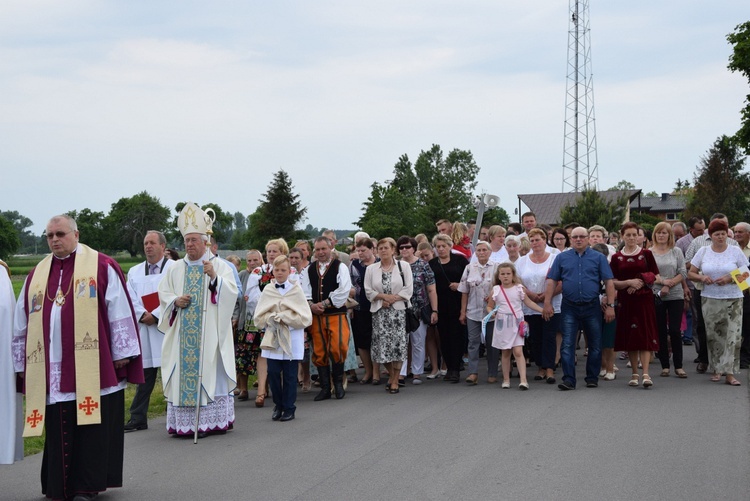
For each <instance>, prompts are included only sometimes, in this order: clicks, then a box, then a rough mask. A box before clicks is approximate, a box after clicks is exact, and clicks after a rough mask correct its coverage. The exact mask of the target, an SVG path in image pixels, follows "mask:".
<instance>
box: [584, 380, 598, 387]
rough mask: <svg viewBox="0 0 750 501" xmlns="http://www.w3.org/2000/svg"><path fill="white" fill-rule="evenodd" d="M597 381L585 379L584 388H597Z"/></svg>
mask: <svg viewBox="0 0 750 501" xmlns="http://www.w3.org/2000/svg"><path fill="white" fill-rule="evenodd" d="M598 387H599V383H597V382H596V381H586V388H598Z"/></svg>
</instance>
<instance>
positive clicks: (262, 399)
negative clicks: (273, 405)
mask: <svg viewBox="0 0 750 501" xmlns="http://www.w3.org/2000/svg"><path fill="white" fill-rule="evenodd" d="M265 404H266V394H265V393H258V396H257V397H255V407H263V406H264V405H265Z"/></svg>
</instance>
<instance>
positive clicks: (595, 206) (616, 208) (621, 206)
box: [560, 189, 627, 230]
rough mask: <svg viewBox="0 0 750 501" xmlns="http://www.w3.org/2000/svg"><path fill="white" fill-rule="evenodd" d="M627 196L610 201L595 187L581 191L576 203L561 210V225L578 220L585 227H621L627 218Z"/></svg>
mask: <svg viewBox="0 0 750 501" xmlns="http://www.w3.org/2000/svg"><path fill="white" fill-rule="evenodd" d="M626 204H627V198H626V197H621V198H620V199H619V200H617V201H615V202H608V201H607V200H605V199H604V198H602V197H601V195H599V193H598V192H597V191H596V190H595V189H585V190H583V191H581V192H580V194H579V196H578V198H577V199H576V204H575V205H568V206H567V207H564V208H563V209H562V210H561V211H560V225H561V226H564V225H566V224H568V223H573V222H576V223H578V224H580V225H582V226H585V227H587V228H588V227H591V226H593V225H595V224H598V225H601V226H604V227H605V228H607V229H608V230H609V229H612V228H619V227H620V226H621V225H622V223H623V221H624V219H625V207H626Z"/></svg>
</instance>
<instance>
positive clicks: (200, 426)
mask: <svg viewBox="0 0 750 501" xmlns="http://www.w3.org/2000/svg"><path fill="white" fill-rule="evenodd" d="M209 212H213V211H211V210H210V209H209ZM177 224H178V226H179V230H180V232H181V233H182V236H183V239H184V242H185V251H186V255H185V258H184V259H181V260H179V261H177V262H175V264H174V265H172V266H171V267H170V268H169V269H168V270H167V271H166V272H165V275H164V278H163V279H162V281H161V283H160V284H159V289H158V290H159V301H160V303H161V312H160V313H161V316H160V317H159V330H160V331H162V332H163V333H164V344H163V346H162V354H161V374H162V381H163V383H164V394H165V396H166V398H167V431H168V432H169V433H171V434H176V435H187V436H192V435H193V434H194V433H195V431H196V425H197V431H198V437H199V438H202V437H205V436H206V435H207V434H208V433H217V434H223V433H226V431H227V430H228V429H230V428H231V426H232V424H233V423H234V399H233V397H232V396H231V395H230V392H231V391H232V390H233V389H234V387H235V386H236V380H237V376H236V373H235V364H234V341H233V339H232V312H233V311H234V304H235V302H236V301H237V284H236V283H235V281H234V275H233V274H232V270H231V269H230V266H229V264H227V263H226V262H225V261H222V260H221V259H217V258H216V256H213V255H212V254H211V253H210V252H209V250H208V246H207V242H208V234H209V233H210V232H211V226H212V224H213V219H212V218H211V217H209V215H208V214H206V213H205V212H204V211H203V210H201V208H200V207H198V206H197V205H195V204H194V203H192V202H190V203H188V204H187V205H185V207H184V208H183V209H182V212H181V213H180V216H179V218H178V219H177ZM199 382H201V384H200V387H199ZM198 398H200V400H199V401H198V400H197V399H198ZM198 402H200V404H199V405H200V411H199V412H198V415H197V416H196V403H198ZM196 421H198V422H197V423H196Z"/></svg>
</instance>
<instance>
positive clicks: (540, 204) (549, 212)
mask: <svg viewBox="0 0 750 501" xmlns="http://www.w3.org/2000/svg"><path fill="white" fill-rule="evenodd" d="M598 193H599V196H600V197H602V198H603V199H604V200H605V201H607V202H609V203H614V202H617V201H618V200H620V199H621V198H623V196H624V197H625V198H626V199H627V206H626V207H625V221H629V220H630V210H631V209H632V208H635V205H634V200H637V199H638V197H639V196H640V194H641V190H613V191H600V192H598ZM580 195H581V194H580V193H534V194H528V195H518V214H519V218H520V214H523V212H524V211H522V210H521V202H523V204H524V205H526V207H528V208H529V210H530V211H531V212H533V213H534V214H535V215H536V222H537V224H548V225H550V226H559V225H560V211H561V210H562V209H563V208H565V207H567V206H568V205H570V206H573V207H575V205H576V200H577V199H578V197H579V196H580ZM636 203H637V202H636Z"/></svg>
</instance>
